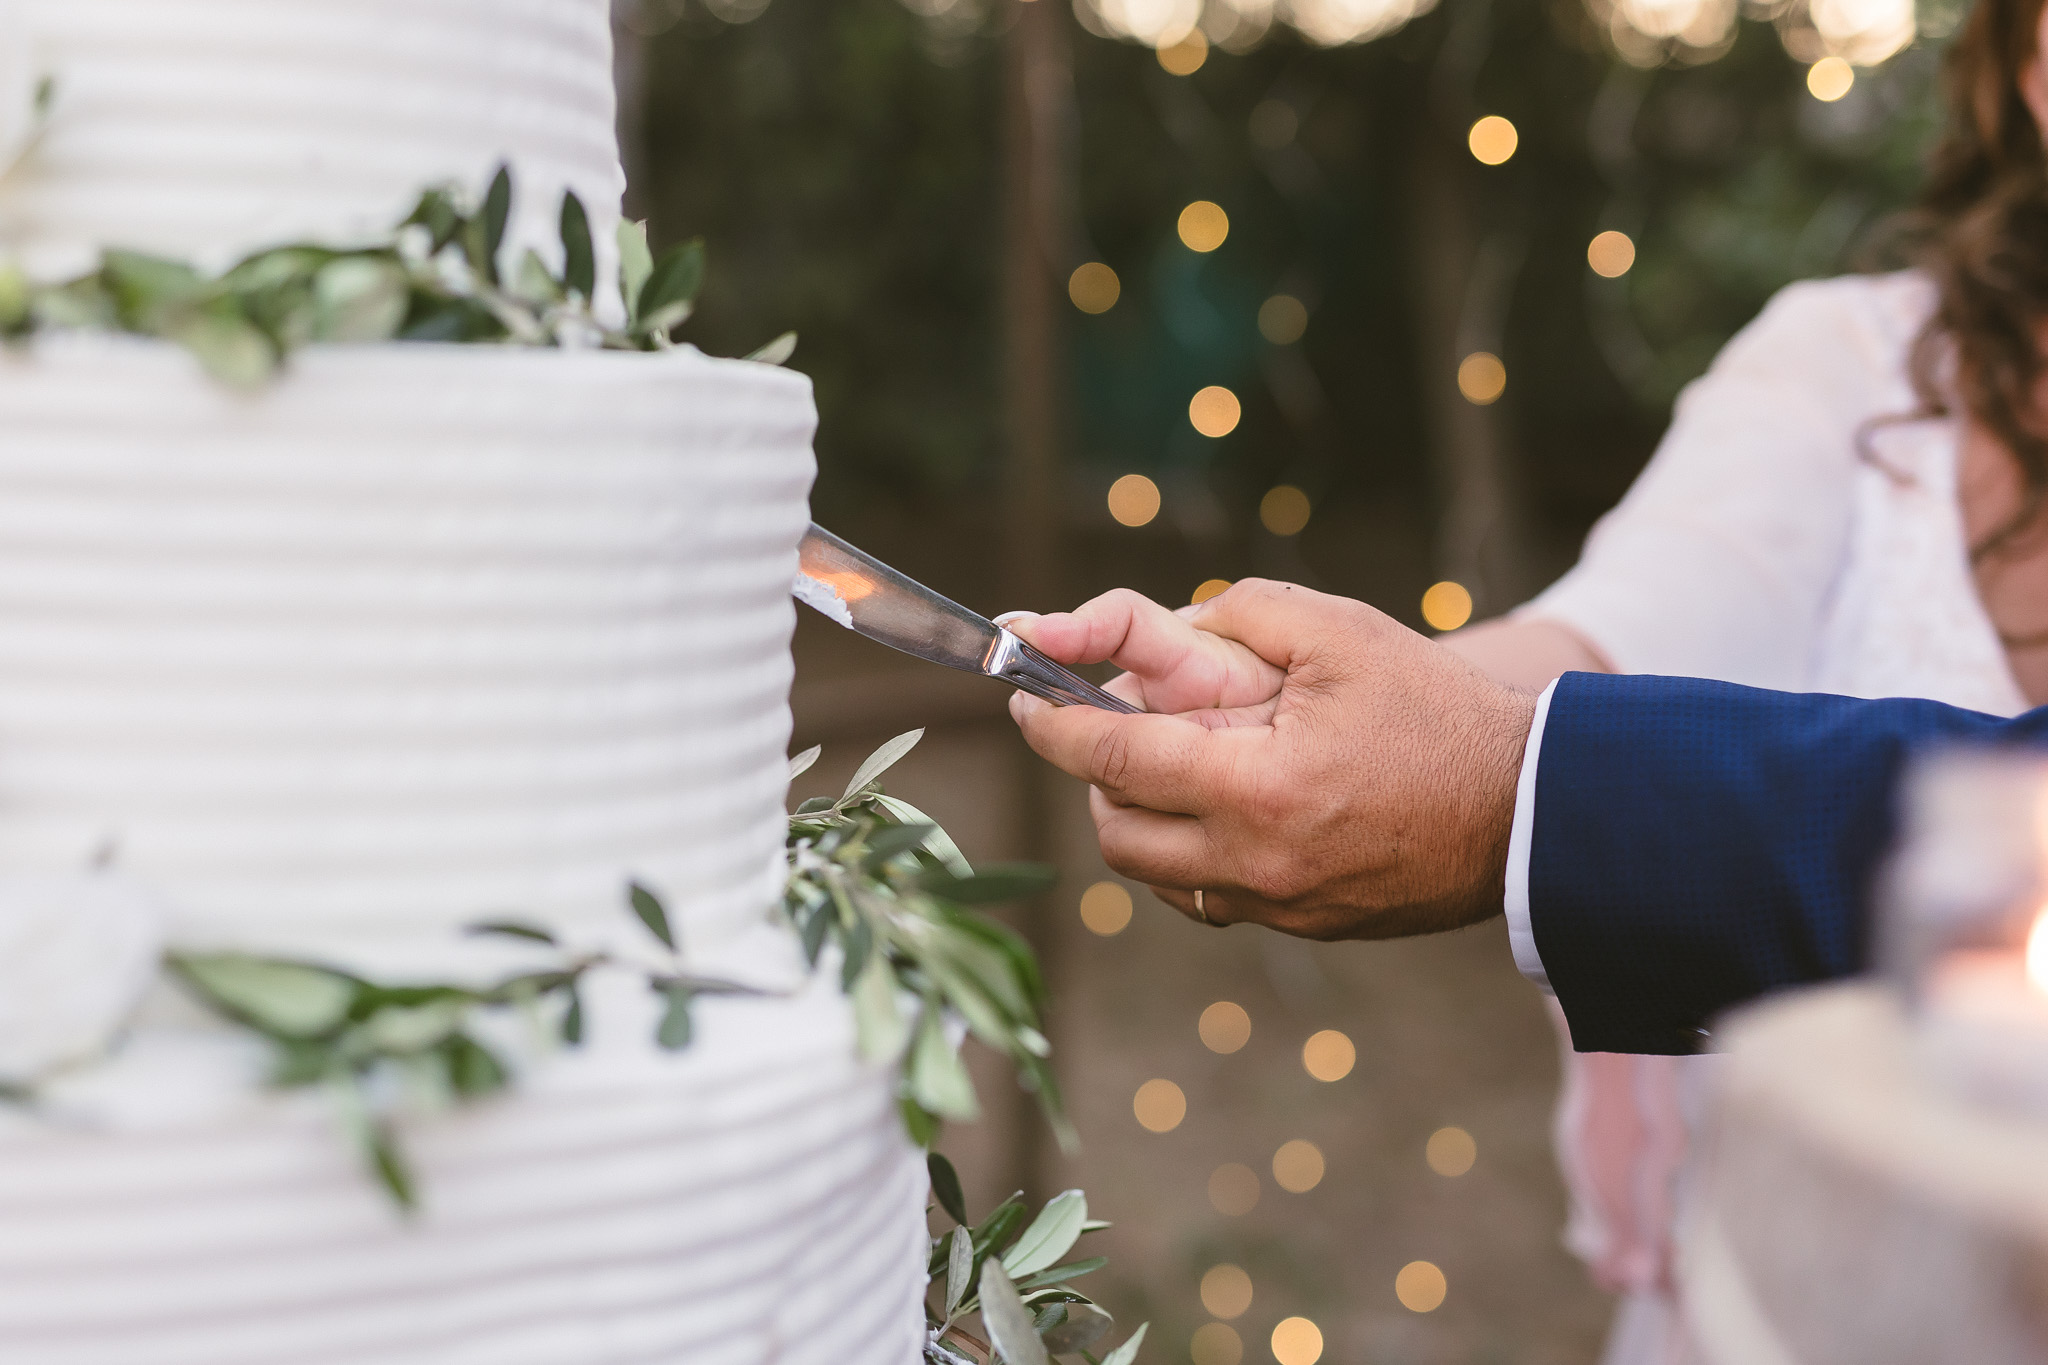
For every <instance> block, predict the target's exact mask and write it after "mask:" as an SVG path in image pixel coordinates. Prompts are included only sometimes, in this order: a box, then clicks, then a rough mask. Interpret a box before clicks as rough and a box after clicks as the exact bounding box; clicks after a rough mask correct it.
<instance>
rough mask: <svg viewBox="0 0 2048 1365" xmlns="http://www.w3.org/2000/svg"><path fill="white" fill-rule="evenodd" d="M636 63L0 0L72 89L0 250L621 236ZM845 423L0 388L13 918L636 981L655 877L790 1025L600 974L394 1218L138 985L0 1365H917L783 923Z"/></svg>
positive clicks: (699, 413) (409, 368) (603, 20)
mask: <svg viewBox="0 0 2048 1365" xmlns="http://www.w3.org/2000/svg"><path fill="white" fill-rule="evenodd" d="M610 61H611V57H610V36H609V27H608V16H607V12H606V5H605V2H604V0H13V3H9V0H0V97H4V96H6V95H7V93H8V90H7V85H8V83H9V82H10V81H11V82H12V85H13V86H14V87H15V93H16V94H20V93H21V92H20V87H21V86H22V85H23V83H24V82H25V81H30V80H32V81H36V82H40V80H41V79H42V77H43V76H45V75H47V76H48V77H49V78H50V79H51V80H52V81H53V85H52V86H51V89H52V90H53V92H54V98H53V100H52V101H51V104H50V109H49V116H48V121H47V124H46V126H45V128H44V131H43V133H42V135H41V138H40V140H39V142H38V143H37V145H36V146H35V147H34V148H33V149H32V150H31V151H30V152H29V153H28V154H27V155H26V156H24V157H23V159H22V160H21V161H20V163H19V164H18V165H17V166H16V167H15V169H14V170H13V171H12V172H11V173H10V174H8V176H7V177H6V178H5V179H4V180H0V256H6V255H12V256H13V257H14V258H15V259H16V260H18V261H20V262H22V263H24V264H25V265H26V266H27V267H28V268H29V269H30V270H31V271H32V272H36V273H42V274H48V273H49V272H52V271H68V270H74V269H82V268H86V267H87V266H89V265H90V263H91V261H92V259H93V258H94V257H95V255H96V253H97V252H98V250H99V249H100V248H101V247H103V246H124V247H133V248H138V249H142V250H149V251H155V252H159V253H162V254H165V255H174V256H178V257H182V258H189V259H194V260H198V261H200V262H203V263H205V264H208V265H212V266H218V265H221V264H223V263H225V262H226V261H228V260H230V259H232V258H234V257H235V256H236V255H238V254H239V253H241V252H242V251H245V250H247V249H250V248H252V247H256V246H262V245H268V244H270V243H272V242H274V241H276V240H279V239H281V238H288V237H315V238H320V239H327V240H336V241H347V240H350V239H354V238H359V237H361V236H362V235H363V234H365V233H368V232H370V231H372V230H374V229H378V228H382V227H388V225H390V224H391V223H392V222H394V221H395V220H396V219H397V218H399V217H400V216H402V215H403V214H404V212H405V211H406V209H407V208H408V207H409V206H410V204H411V201H412V199H413V198H414V196H415V195H416V194H417V192H418V191H419V189H420V188H421V187H422V186H423V185H425V184H427V183H430V182H435V181H456V182H459V183H467V184H480V183H481V182H482V181H483V180H484V179H485V178H486V177H488V176H489V174H490V172H491V170H492V168H493V166H494V165H496V164H497V163H498V162H500V161H505V162H508V163H509V164H510V165H511V167H512V168H513V170H514V172H515V176H516V182H517V184H518V186H519V198H518V201H517V204H518V207H517V209H516V211H515V213H514V216H513V219H512V223H511V226H510V230H509V233H508V238H509V240H510V241H511V242H512V243H513V244H514V246H515V247H516V246H524V245H534V246H536V247H537V248H538V249H540V250H542V251H543V253H544V254H545V253H546V252H547V251H548V250H549V249H550V248H549V246H548V242H549V241H550V240H551V238H552V232H551V223H552V219H553V214H554V207H555V205H556V203H557V202H558V200H559V198H560V195H561V193H562V191H563V189H564V188H573V189H574V190H575V191H576V193H577V194H578V195H579V196H580V198H581V199H582V201H583V203H584V204H586V205H588V206H589V208H590V216H591V219H592V222H593V227H594V229H595V231H594V233H593V236H594V237H595V239H596V241H597V242H598V243H600V244H605V243H609V242H610V241H611V240H612V238H613V233H612V226H613V225H614V224H615V223H616V220H617V206H618V202H619V195H620V191H621V186H622V176H621V172H620V169H619V163H618V157H617V152H616V147H615V141H614V137H613V131H612V118H613V100H612V89H611V76H610V71H611V67H610ZM4 122H5V121H4V119H0V129H4ZM599 273H600V278H603V277H605V276H608V275H609V274H610V271H608V270H605V269H603V268H602V267H601V268H600V272H599ZM813 423H814V414H813V410H812V406H811V398H810V391H809V386H808V384H807V383H806V382H805V381H804V380H803V379H802V378H801V377H799V376H796V375H793V374H790V373H787V372H784V371H782V370H779V369H774V368H771V367H768V366H764V365H754V364H747V363H744V362H733V361H720V360H710V359H706V358H704V357H703V356H701V355H698V354H697V353H695V352H693V351H689V350H687V349H683V350H674V351H666V352H660V353H653V354H647V353H626V352H607V351H562V350H552V349H518V348H511V347H502V346H456V345H439V344H417V343H387V344H381V345H369V346H353V347H351V346H331V347H322V346H316V347H312V348H309V349H306V350H304V351H301V352H299V353H297V354H295V355H294V356H293V357H292V358H291V360H290V362H289V364H288V366H287V367H286V369H285V370H284V372H283V373H281V374H280V375H279V376H278V377H276V378H275V379H274V380H273V381H272V382H270V383H269V384H267V385H266V386H263V387H261V388H259V389H257V390H255V391H253V392H240V391H236V390H233V389H230V388H227V387H225V386H223V385H221V384H220V383H218V382H216V381H215V380H212V379H210V378H208V377H206V376H205V375H204V374H203V373H202V372H201V371H200V369H199V367H198V366H197V364H196V363H195V362H194V361H193V359H192V358H191V357H190V356H189V355H188V354H187V353H186V352H184V351H182V350H179V349H176V348H174V347H172V346H170V345H168V344H165V343H161V342H155V341H148V340H142V339H136V338H125V337H116V336H108V335H102V334H64V333H51V334H48V335H45V336H42V337H39V338H38V339H37V340H36V341H35V342H34V344H32V345H28V346H24V347H17V348H14V349H10V350H7V351H0V896H4V895H7V894H13V895H16V896H20V895H23V894H33V895H36V896H43V897H49V898H54V899H55V900H57V901H62V900H63V899H64V898H65V897H66V896H71V895H74V894H75V895H76V896H77V898H78V900H79V904H80V905H81V906H84V905H87V904H89V903H90V902H91V901H92V898H93V897H94V896H95V895H98V894H100V892H101V891H103V890H104V884H105V883H106V882H107V880H108V879H118V880H119V882H120V884H121V885H122V886H124V887H129V888H133V889H137V890H136V894H144V895H146V896H148V897H151V898H154V899H155V900H157V901H160V902H161V904H162V905H163V906H164V907H165V914H166V921H167V924H168V926H169V927H168V931H167V933H168V938H169V941H170V942H171V943H172V944H173V945H174V946H180V947H192V948H233V949H242V950H248V951H254V952H263V953H274V954H282V955H290V956H294V957H299V958H311V959H317V960H321V961H329V962H333V963H336V964H338V965H342V966H346V967H350V968H354V969H357V970H361V971H364V972H366V973H369V972H374V973H379V974H382V975H384V976H386V977H394V978H401V979H402V978H404V977H405V976H406V975H407V974H409V973H425V974H429V975H434V974H438V975H439V976H443V977H445V976H448V975H450V974H460V973H464V972H487V971H488V969H489V967H490V966H493V965H496V964H498V963H499V962H500V961H501V960H502V959H501V958H494V957H492V956H490V955H491V954H494V953H495V954H504V953H507V952H510V951H512V949H511V948H510V947H509V946H507V947H497V948H494V947H492V946H491V945H490V944H488V943H485V942H483V941H480V940H477V939H474V938H464V937H462V936H461V934H460V932H459V931H460V928H461V926H462V925H464V924H466V923H469V922H471V921H474V920H477V919H479V918H485V917H489V916H494V915H505V914H517V915H519V916H521V917H523V918H527V919H531V920H534V921H538V922H544V923H546V924H548V925H550V926H551V927H552V928H554V929H555V930H557V931H558V932H559V933H560V934H561V935H562V936H563V937H564V938H565V939H568V940H571V941H575V942H581V943H600V942H605V941H608V940H610V939H611V938H613V937H614V936H615V932H616V930H617V928H618V927H624V928H627V929H630V928H631V925H630V922H629V921H627V920H626V919H625V918H624V916H623V914H622V911H621V909H620V905H621V895H622V890H623V887H624V885H625V883H626V881H627V879H628V878H629V877H631V878H637V879H639V880H640V881H641V882H643V883H645V884H646V885H648V886H649V887H651V888H653V889H654V890H656V891H658V892H660V893H661V894H662V895H663V896H664V897H665V898H666V899H667V901H668V903H669V905H670V907H671V910H672V913H674V915H675V916H676V919H677V920H678V922H679V927H680V931H681V936H682V938H683V940H684V942H685V947H686V950H687V951H688V953H689V955H690V959H691V962H692V965H693V966H704V967H709V968H713V969H715V970H717V971H719V972H720V973H721V974H723V975H726V976H731V977H738V978H742V979H746V980H749V981H755V982H765V983H770V984H779V985H781V986H783V987H785V988H787V989H788V990H790V991H792V992H793V994H791V995H783V996H779V997H777V998H771V999H751V998H745V999H724V1000H717V1001H711V1002H707V1003H705V1004H704V1005H702V1006H701V1008H700V1017H699V1020H698V1027H697V1037H696V1041H695V1043H694V1045H693V1046H691V1047H690V1048H689V1049H688V1050H687V1051H684V1052H680V1053H669V1052H664V1051H661V1050H659V1049H657V1048H656V1046H655V1045H654V1043H653V1042H652V1040H651V1037H650V1035H651V1032H652V1023H653V1020H654V1017H655V1014H656V1012H657V1006H658V1002H657V1001H656V1000H655V999H653V998H652V997H651V996H650V995H649V994H648V992H647V989H646V985H645V982H644V980H640V979H635V978H629V977H626V976H624V975H623V974H621V975H619V976H618V979H616V980H614V979H611V977H608V976H607V975H606V974H605V972H604V971H602V970H600V971H599V972H598V973H597V974H596V975H595V976H594V977H593V979H592V981H591V983H590V988H589V991H588V999H589V1024H588V1042H587V1044H586V1045H585V1046H584V1047H583V1048H582V1049H581V1050H576V1051H567V1052H562V1053H559V1054H557V1055H552V1056H546V1057H543V1058H541V1059H539V1060H537V1061H536V1062H535V1063H534V1065H533V1066H532V1067H531V1068H530V1069H529V1070H526V1071H523V1072H522V1074H521V1075H520V1076H519V1079H518V1082H517V1084H516V1086H515V1087H514V1088H513V1089H512V1090H511V1091H510V1092H509V1093H508V1094H507V1095H505V1096H501V1097H499V1098H495V1099H492V1100H489V1101H487V1102H484V1103H481V1104H478V1105H476V1106H473V1107H469V1108H465V1109H462V1110H460V1111H457V1112H454V1113H451V1114H447V1115H444V1116H441V1117H437V1118H434V1119H432V1120H429V1121H421V1122H417V1123H413V1124H410V1125H409V1126H408V1127H407V1128H406V1130H405V1139H406V1142H407V1145H408V1148H409V1150H410V1151H411V1153H412V1155H413V1156H414V1158H415V1164H416V1166H417V1169H418V1174H419V1178H420V1184H421V1187H422V1191H423V1202H424V1208H423V1210H422V1211H421V1213H420V1215H419V1216H417V1217H416V1218H413V1219H411V1220H404V1219H401V1218H400V1217H398V1216H397V1215H396V1214H395V1212H394V1210H393V1208H392V1206H391V1204H390V1202H389V1201H388V1200H387V1199H386V1198H385V1196H384V1194H383V1193H382V1192H381V1191H380V1190H379V1188H378V1187H377V1185H376V1184H375V1183H374V1182H373V1181H372V1180H370V1179H368V1178H366V1176H365V1175H364V1173H363V1169H362V1165H361V1159H360V1155H359V1153H358V1152H356V1151H355V1150H354V1149H353V1148H352V1147H351V1146H350V1144H349V1143H348V1141H347V1140H346V1139H345V1138H344V1137H343V1136H342V1135H341V1134H340V1132H339V1131H338V1130H337V1127H336V1124H335V1122H334V1118H333V1115H332V1114H331V1112H330V1111H329V1107H328V1106H327V1105H326V1104H324V1103H323V1102H322V1098H321V1097H320V1096H319V1095H318V1094H316V1093H306V1092H296V1093H290V1094H281V1093H278V1092H272V1091H267V1090H265V1089H263V1088H262V1087H261V1086H260V1084H259V1081H260V1077H261V1075H262V1070H263V1059H262V1055H261V1051H260V1049H259V1048H258V1047H257V1046H256V1045H255V1044H254V1043H253V1042H252V1041H251V1040H249V1039H248V1038H247V1037H246V1036H245V1035H242V1034H239V1033H237V1032H235V1031H233V1030H230V1029H228V1028H226V1027H225V1026H221V1025H217V1024H215V1023H213V1022H211V1021H210V1016H205V1015H202V1014H201V1013H200V1012H199V1011H197V1010H196V1009H195V1008H193V1007H192V1006H191V1005H190V1004H189V1003H186V1002H181V1000H180V999H179V998H178V997H177V995H176V993H175V992H174V991H172V990H171V989H170V988H168V987H164V988H160V989H159V990H158V991H157V993H156V994H155V995H154V996H153V997H152V998H151V1000H150V1001H149V1002H148V1003H147V1004H146V1005H145V1007H144V1011H143V1014H142V1016H141V1018H140V1020H139V1022H138V1023H137V1025H136V1026H135V1028H134V1029H133V1030H132V1032H131V1034H130V1036H129V1037H128V1038H127V1040H126V1041H125V1043H124V1044H123V1046H122V1047H121V1048H120V1049H119V1051H118V1052H117V1054H116V1055H115V1056H113V1057H112V1058H110V1059H108V1060H106V1061H104V1062H102V1063H99V1064H97V1065H93V1066H89V1067H84V1068H80V1069H77V1070H74V1071H72V1072H69V1073H67V1074H66V1075H64V1076H62V1077H60V1078H59V1079H57V1080H56V1081H55V1082H53V1083H52V1084H51V1085H49V1086H48V1087H47V1088H46V1091H45V1092H44V1093H43V1094H42V1095H41V1096H40V1098H39V1102H38V1103H36V1104H33V1105H24V1106H17V1107H5V1106H0V1359H4V1360H6V1361H9V1362H25V1363H29V1365H86V1363H87V1362H90V1363H91V1365H137V1363H138V1362H148V1365H187V1363H189V1365H313V1363H314V1362H336V1363H337V1365H339V1363H340V1362H348V1363H349V1365H398V1363H399V1362H407V1363H408V1365H410V1363H411V1362H421V1363H422V1365H424V1363H425V1362H435V1363H436V1365H441V1363H444V1362H448V1363H452V1362H468V1361H477V1362H486V1361H487V1362H490V1363H491V1365H517V1362H525V1361H532V1362H541V1361H546V1362H549V1365H572V1363H573V1365H609V1363H611V1362H618V1363H619V1365H623V1363H624V1362H628V1361H632V1362H643V1361H645V1362H684V1361H687V1362H690V1363H691V1365H711V1363H712V1362H734V1365H742V1363H744V1365H753V1363H755V1362H761V1363H763V1365H765V1362H770V1361H775V1362H800V1361H801V1362H819V1363H820V1365H825V1363H826V1362H830V1365H855V1363H856V1362H870V1361H872V1362H877V1363H878V1365H880V1363H882V1362H888V1363H889V1365H901V1362H907V1361H910V1360H913V1359H915V1358H916V1356H917V1354H918V1349H919V1343H920V1341H921V1338H922V1329H921V1321H920V1318H921V1314H920V1311H919V1307H918V1302H919V1298H920V1295H921V1293H922V1289H923V1284H924V1255H925V1251H926V1243H925V1232H924V1224H923V1217H922V1210H923V1206H924V1197H925V1195H924V1177H923V1167H922V1163H921V1161H920V1160H919V1159H918V1156H917V1153H916V1152H915V1150H914V1149H913V1148H912V1147H911V1146H910V1145H909V1143H908V1142H907V1141H906V1140H905V1138H904V1137H903V1135H902V1133H901V1130H900V1125H899V1121H898V1118H897V1115H896V1113H895V1109H894V1104H893V1100H892V1089H891V1077H890V1076H889V1075H888V1074H887V1071H886V1069H883V1068H875V1067H869V1066H865V1065H863V1064H862V1063H860V1062H859V1061H858V1060H857V1059H856V1055H855V1049H854V1043H853V1029H852V1025H851V1022H850V1019H849V1016H848V1012H847V1009H846V1007H845V1005H844V1003H843V1001H842V1000H841V998H840V996H839V993H838V991H837V989H836V983H833V982H831V981H829V980H828V981H825V982H823V984H818V985H811V984H803V983H804V980H805V979H804V977H803V974H802V973H801V971H800V969H799V961H798V958H797V956H796V953H795V950H794V949H793V948H792V947H791V946H790V945H789V943H788V942H787V939H786V936H785V935H783V934H782V933H780V932H779V930H776V929H774V928H771V927H769V925H768V915H769V913H770V907H771V904H772V902H773V900H774V897H775V894H776V889H777V880H776V879H777V877H778V875H779V869H780V861H781V844H782V837H783V828H784V817H783V814H782V800H783V796H784V792H785V788H786V767H785V759H784V750H785V746H786V743H787V740H788V734H789V713H788V709H787V704H786V697H787V689H788V685H789V680H790V671H791V665H790V656H789V637H790V631H791V628H792V621H793V614H792V607H791V605H790V601H789V598H788V584H789V581H790V578H791V576H792V571H793V567H794V563H795V546H796V542H797V538H798V535H799V533H800V532H801V530H802V528H803V525H804V523H805V520H806V511H805V498H806V492H807V489H808V487H809V483H810V479H811V475H812V463H811V454H810V436H811V431H812V426H813ZM96 865H110V867H111V871H105V870H95V869H96ZM9 888H12V890H11V891H10V890H9ZM25 888H26V889H25ZM81 913H82V912H81ZM6 972H7V964H6V963H4V962H0V993H5V992H6V991H8V990H10V989H12V990H14V991H16V992H17V994H19V993H20V992H22V991H24V990H26V991H29V992H31V993H32V994H35V995H36V996H38V997H39V998H46V999H47V1000H49V1001H51V1002H53V1003H52V1005H51V1008H52V1009H53V1010H55V1011H57V1012H58V1013H61V1012H62V1004H63V999H64V993H65V992H66V990H67V989H68V988H69V983H68V982H67V980H65V979H47V978H46V979H40V980H34V981H24V980H22V979H21V977H22V975H23V974H22V973H17V974H16V976H14V977H8V976H7V975H6ZM5 1008H8V1006H7V1002H0V1009H5ZM28 1012H29V1011H28V1010H27V1007H26V1006H24V1005H22V1003H21V1001H20V1000H19V999H17V1001H15V1002H14V1004H13V1012H12V1014H11V1015H10V1017H14V1018H20V1017H22V1016H23V1015H24V1014H25V1013H28Z"/></svg>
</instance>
